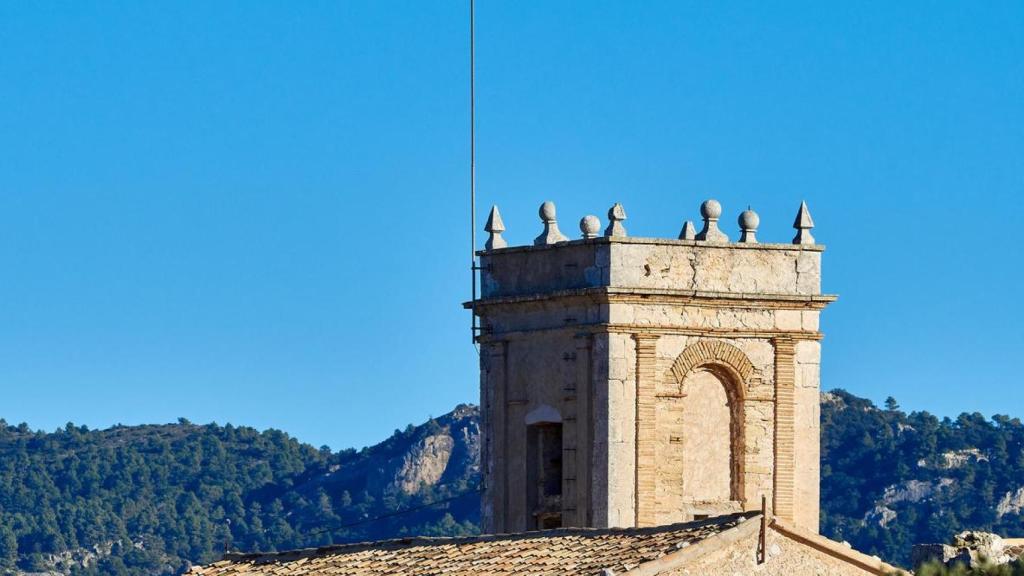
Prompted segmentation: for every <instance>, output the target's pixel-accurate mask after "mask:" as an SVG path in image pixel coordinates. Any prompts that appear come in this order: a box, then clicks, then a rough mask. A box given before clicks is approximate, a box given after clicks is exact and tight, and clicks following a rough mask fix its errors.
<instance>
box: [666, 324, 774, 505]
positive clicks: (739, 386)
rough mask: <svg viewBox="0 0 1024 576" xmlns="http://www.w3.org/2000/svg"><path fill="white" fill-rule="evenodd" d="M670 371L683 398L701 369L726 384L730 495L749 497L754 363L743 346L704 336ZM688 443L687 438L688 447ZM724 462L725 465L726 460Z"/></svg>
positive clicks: (678, 358)
mask: <svg viewBox="0 0 1024 576" xmlns="http://www.w3.org/2000/svg"><path fill="white" fill-rule="evenodd" d="M669 372H670V373H669V381H671V382H673V383H675V385H676V386H678V390H679V393H680V397H681V398H682V401H683V402H686V401H687V395H688V390H687V389H686V386H685V384H686V382H687V379H688V377H692V376H695V375H696V376H698V377H699V374H696V373H698V372H710V373H711V374H713V375H714V376H715V378H716V379H717V380H718V382H719V383H720V384H721V386H722V387H724V392H725V397H726V399H727V400H726V402H727V404H726V406H727V407H728V418H729V422H728V430H729V442H728V446H729V461H728V468H729V486H728V488H729V490H728V492H729V499H730V500H732V501H735V502H743V501H745V496H744V491H745V490H744V481H743V480H744V472H745V468H746V466H745V460H746V445H747V443H746V432H745V429H746V426H745V417H746V415H745V406H744V404H745V399H746V391H747V387H748V385H749V384H750V383H751V381H752V379H753V378H754V376H755V368H754V365H753V363H752V362H751V361H750V359H749V358H748V357H747V355H746V354H745V353H744V352H743V351H742V350H740V349H739V348H737V347H736V346H733V345H732V344H728V343H726V342H722V341H720V340H701V341H698V342H696V343H694V344H691V345H690V346H688V347H687V348H686V349H685V350H683V352H682V353H681V354H679V356H678V357H676V359H675V361H674V362H673V363H672V368H671V369H670V371H669ZM684 436H685V434H684ZM686 445H687V442H686V441H685V438H684V450H685V449H686ZM722 464H723V465H725V462H722ZM684 475H685V471H684ZM723 488H724V486H723Z"/></svg>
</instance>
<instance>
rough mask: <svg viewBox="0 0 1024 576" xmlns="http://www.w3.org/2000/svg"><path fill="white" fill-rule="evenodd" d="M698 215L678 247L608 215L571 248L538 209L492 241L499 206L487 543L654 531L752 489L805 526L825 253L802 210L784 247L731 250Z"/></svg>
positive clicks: (483, 311)
mask: <svg viewBox="0 0 1024 576" xmlns="http://www.w3.org/2000/svg"><path fill="white" fill-rule="evenodd" d="M721 213H722V208H721V206H720V205H719V203H718V202H716V201H714V200H708V201H707V202H704V204H702V205H701V214H702V216H703V220H704V223H703V229H702V230H700V231H699V232H698V231H697V230H696V229H695V227H694V226H693V224H692V223H691V222H686V223H685V225H684V226H683V229H682V232H681V233H680V235H679V239H660V238H633V237H629V236H627V234H626V229H625V227H624V225H623V221H624V220H625V219H626V214H625V210H624V209H623V208H622V206H621V205H620V204H616V205H615V206H613V207H612V208H611V210H609V212H608V218H609V220H610V222H609V224H608V226H607V228H606V229H605V230H604V233H603V235H600V228H601V223H600V221H599V220H598V218H596V217H594V216H586V217H585V218H583V219H582V220H581V222H580V229H581V230H582V237H581V238H580V239H575V240H569V239H568V238H566V237H565V236H564V235H563V234H562V232H561V231H560V230H559V228H558V223H557V221H556V218H555V206H554V204H552V203H550V202H545V203H544V204H543V205H542V206H541V209H540V216H541V221H542V223H543V230H542V232H541V234H540V235H539V236H538V237H537V238H536V240H535V241H534V244H533V245H532V246H512V247H510V246H507V244H506V241H505V239H504V238H502V236H501V233H502V232H503V231H504V229H505V226H504V224H503V222H502V220H501V216H500V215H499V213H498V210H497V208H493V209H492V210H491V217H490V218H489V219H488V222H487V227H486V230H487V231H488V232H489V233H490V239H489V240H488V241H487V245H486V248H487V249H486V250H484V251H482V252H480V263H481V268H482V271H481V285H482V293H481V296H480V298H479V299H478V300H476V301H474V302H470V303H467V307H470V308H472V310H473V313H474V314H476V315H477V316H479V318H480V324H481V329H480V333H479V335H478V341H479V343H480V347H481V357H480V402H481V410H482V414H483V429H482V434H483V442H482V450H483V454H482V462H483V468H484V470H483V472H484V496H483V521H484V529H485V530H486V531H487V532H490V533H495V532H518V531H524V530H533V529H543V528H553V527H559V526H588V527H612V526H622V527H625V526H652V525H659V524H669V523H672V522H679V521H686V520H692V519H700V518H703V517H706V516H715V515H718V514H723V513H729V512H735V511H740V510H753V509H758V508H760V506H761V497H762V496H765V497H766V498H767V501H768V505H769V506H770V507H771V509H772V513H773V514H774V515H775V516H777V517H779V518H781V519H783V520H786V521H788V522H789V523H790V524H791V525H795V526H797V527H800V528H804V529H807V530H811V531H814V532H816V531H817V529H818V482H819V463H818V458H819V444H818V443H819V403H818V402H819V397H818V390H819V359H820V340H821V337H822V335H821V332H819V330H818V315H819V313H820V311H821V310H822V309H823V308H825V306H826V305H828V304H829V303H830V302H832V301H834V300H835V296H830V295H824V294H822V293H821V254H822V251H823V250H824V247H823V246H820V245H817V244H815V242H814V239H813V238H812V237H811V234H810V229H811V228H812V227H813V223H812V221H811V217H810V213H809V212H808V210H807V206H806V204H803V205H801V206H800V210H799V212H798V214H797V218H796V222H795V224H794V227H795V228H796V229H797V234H796V237H795V238H794V239H793V240H792V243H787V244H767V243H765V244H762V243H759V242H758V239H757V238H756V230H757V227H758V223H759V219H758V216H757V214H755V213H754V212H753V211H751V210H747V211H745V212H743V213H742V214H740V216H739V224H740V229H741V230H740V236H739V238H738V241H737V242H732V241H730V239H729V237H728V235H727V234H726V233H725V232H723V231H722V230H721V229H720V228H719V225H718V220H719V217H720V216H721Z"/></svg>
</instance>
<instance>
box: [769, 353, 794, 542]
mask: <svg viewBox="0 0 1024 576" xmlns="http://www.w3.org/2000/svg"><path fill="white" fill-rule="evenodd" d="M773 343H774V345H775V489H774V492H775V494H774V506H773V507H772V508H773V510H774V513H775V515H776V516H777V517H779V518H780V519H782V520H784V521H786V522H793V521H794V518H795V516H796V514H795V512H796V510H795V504H796V502H795V500H796V499H795V494H796V453H795V449H794V443H795V438H794V436H795V426H794V425H795V419H796V362H795V357H796V346H795V343H794V341H793V339H791V338H787V337H777V338H775V339H774V340H773Z"/></svg>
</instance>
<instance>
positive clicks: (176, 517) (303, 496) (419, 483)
mask: <svg viewBox="0 0 1024 576" xmlns="http://www.w3.org/2000/svg"><path fill="white" fill-rule="evenodd" d="M475 417H476V412H475V410H474V409H472V408H469V407H460V408H458V409H456V411H455V412H453V413H451V414H449V415H447V416H445V417H443V418H439V419H437V420H431V421H430V422H428V424H426V425H424V426H420V427H412V426H410V427H409V428H407V429H406V430H405V431H404V432H400V431H396V432H395V434H394V435H393V436H392V437H391V438H389V439H388V440H386V441H385V442H383V443H381V444H378V445H377V446H374V447H372V448H367V449H365V450H363V451H360V452H356V451H354V450H346V451H343V452H340V453H332V452H330V451H329V450H327V449H321V450H317V449H315V448H313V447H312V446H309V445H304V444H301V443H299V442H298V441H296V440H295V439H292V438H290V437H289V436H288V435H287V434H284V433H283V432H279V431H276V430H268V431H265V432H258V431H256V430H254V429H252V428H245V427H235V426H231V425H227V426H218V425H213V424H211V425H205V426H198V425H194V424H190V423H188V422H186V421H181V422H179V423H178V424H173V425H164V426H137V427H123V426H122V427H115V428H111V429H109V430H102V431H100V430H87V429H85V428H80V427H75V426H72V425H68V426H67V427H66V428H64V429H62V430H58V431H56V432H53V433H42V432H33V431H31V430H29V429H28V428H27V427H26V426H19V427H13V426H8V425H7V424H6V423H3V422H2V421H0V574H10V573H15V574H16V573H18V572H21V571H25V572H48V571H52V572H55V573H60V574H81V575H87V574H88V575H92V574H95V575H104V576H109V575H121V574H132V575H143V574H145V575H161V574H168V575H169V574H179V573H180V572H181V571H182V570H183V569H184V568H185V567H186V566H187V565H188V563H189V562H192V563H196V562H206V561H211V560H214V559H217V558H219V557H220V555H221V554H222V553H223V551H224V548H225V547H226V546H227V547H230V548H232V549H236V550H274V549H287V548H296V547H305V546H316V545H322V544H328V543H332V542H340V541H351V540H364V539H376V538H384V537H388V536H395V535H399V534H404V533H421V534H458V533H466V532H474V531H476V530H477V526H476V524H475V521H476V518H477V517H478V514H479V512H478V508H479V501H478V498H475V497H473V496H471V495H470V496H466V497H461V498H456V499H455V500H453V501H452V502H450V503H449V504H448V505H447V506H446V507H438V508H424V509H422V510H418V511H417V512H415V513H413V514H403V515H400V516H396V517H393V518H389V519H385V520H384V521H377V522H365V520H366V519H367V518H372V517H377V516H381V515H384V514H387V513H389V512H393V511H395V510H397V509H400V508H401V509H406V508H419V507H421V506H422V505H423V504H424V503H426V502H432V501H436V500H443V499H447V498H450V497H452V496H457V495H460V494H465V493H467V492H472V490H473V489H475V482H476V476H477V468H475V463H476V458H475V457H471V456H470V455H469V454H467V453H466V451H467V450H475V446H476V444H475V442H476V440H475V439H476V437H477V429H476V420H475ZM424 471H426V472H427V473H426V475H425V476H422V477H420V476H417V475H416V474H417V473H423V472H424ZM438 471H440V474H437V473H436V472H438ZM452 515H455V516H457V517H458V518H459V521H458V522H456V521H455V520H453V517H452Z"/></svg>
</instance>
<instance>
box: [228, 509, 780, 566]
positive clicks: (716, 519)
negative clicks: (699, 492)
mask: <svg viewBox="0 0 1024 576" xmlns="http://www.w3.org/2000/svg"><path fill="white" fill-rule="evenodd" d="M760 514H761V512H760V511H752V512H736V513H733V514H723V515H720V516H713V517H711V518H706V519H703V520H691V521H689V522H677V523H674V524H664V525H661V526H645V527H613V528H579V527H569V528H553V529H549V530H535V531H532V532H512V533H505V534H480V535H477V536H406V537H402V538H388V539H384V540H367V541H362V542H346V543H341V544H331V545H328V546H319V547H311V548H297V549H294V550H284V551H280V552H228V553H226V554H224V556H223V557H222V558H221V561H244V560H258V559H267V560H270V559H282V558H302V557H305V556H317V555H321V554H330V553H333V552H342V551H346V550H359V549H362V548H398V547H411V546H417V545H431V546H435V545H446V544H449V545H458V544H464V543H465V544H468V543H478V542H493V541H501V540H525V539H534V538H553V537H556V538H557V537H561V536H589V537H598V536H604V535H615V534H626V535H645V534H660V533H665V532H675V531H679V530H684V529H686V530H692V529H695V528H703V527H705V526H713V525H718V524H727V523H729V522H730V521H735V520H738V519H739V518H743V519H744V520H749V519H751V518H755V517H757V516H759V515H760Z"/></svg>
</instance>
